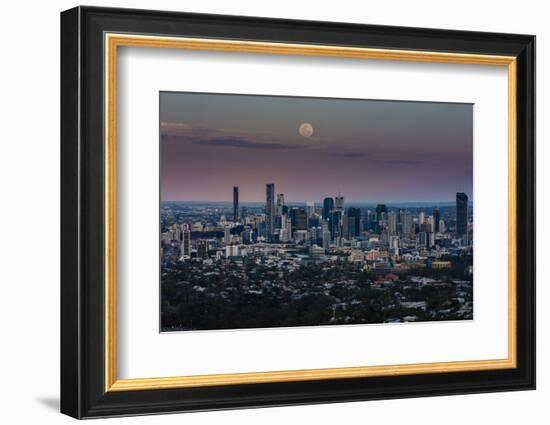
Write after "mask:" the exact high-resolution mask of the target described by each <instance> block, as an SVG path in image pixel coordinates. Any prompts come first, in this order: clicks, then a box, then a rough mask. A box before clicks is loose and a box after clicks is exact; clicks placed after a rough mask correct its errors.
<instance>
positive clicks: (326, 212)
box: [323, 198, 334, 220]
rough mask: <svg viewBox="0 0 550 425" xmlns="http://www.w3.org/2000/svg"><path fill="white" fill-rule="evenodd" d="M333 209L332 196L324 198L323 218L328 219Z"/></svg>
mask: <svg viewBox="0 0 550 425" xmlns="http://www.w3.org/2000/svg"><path fill="white" fill-rule="evenodd" d="M333 209H334V198H325V199H324V201H323V218H324V219H325V220H329V219H330V214H331V212H332V210H333Z"/></svg>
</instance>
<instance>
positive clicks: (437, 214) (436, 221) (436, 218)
mask: <svg viewBox="0 0 550 425" xmlns="http://www.w3.org/2000/svg"><path fill="white" fill-rule="evenodd" d="M440 219H441V214H440V212H439V208H436V209H434V226H435V231H436V233H437V232H439V231H440V230H439V220H440Z"/></svg>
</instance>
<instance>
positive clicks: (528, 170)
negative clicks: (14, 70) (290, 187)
mask: <svg viewBox="0 0 550 425" xmlns="http://www.w3.org/2000/svg"><path fill="white" fill-rule="evenodd" d="M105 32H119V33H139V34H154V35H168V36H186V37H204V38H217V39H232V40H260V41H266V42H275V43H309V44H319V45H331V46H354V47H370V48H383V49H401V50H422V51H433V52H451V53H479V54H487V55H507V56H514V57H516V58H517V152H516V155H517V338H516V341H517V367H516V368H514V369H503V370H486V371H474V372H452V373H429V374H416V375H403V376H383V377H369V378H347V379H328V380H317V381H315V380H313V381H301V382H276V383H261V384H247V385H226V386H209V387H193V388H175V389H174V388H173V389H157V390H142V391H118V392H106V391H105V381H104V380H105V373H104V370H105V361H104V353H105V343H104V332H105V327H104V319H103V318H104V309H105V305H104V296H105V293H104V286H103V279H104V268H105V264H104V232H103V231H102V229H104V226H105V222H104V214H103V211H104V206H105V205H104V172H105V164H104V155H105V152H104V147H103V144H102V140H103V135H104V122H103V120H104V115H103V112H104V105H105V99H104V91H103V87H104V84H105V81H104V70H103V64H104V54H105V52H104V48H105V46H104V34H105ZM61 195H62V196H61V412H62V413H65V414H67V415H70V416H73V417H75V418H93V417H106V416H121V415H137V414H153V413H163V412H185V411H203V410H218V409H234V408H244V407H260V406H282V405H298V404H314V403H329V402H344V401H353V400H374V399H387V398H404V397H419V396H436V395H451V394H466V393H482V392H494V391H512V390H529V389H534V388H535V37H534V36H531V35H517V34H498V33H480V32H468V31H450V30H433V29H420V28H405V27H390V26H373V25H356V24H343V23H332V22H331V23H329V22H313V21H294V20H283V19H264V18H253V17H239V16H220V15H204V14H191V13H176V12H162V11H146V10H131V9H110V8H96V7H76V8H74V9H70V10H67V11H65V12H62V13H61Z"/></svg>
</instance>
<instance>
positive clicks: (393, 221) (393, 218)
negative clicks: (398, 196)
mask: <svg viewBox="0 0 550 425" xmlns="http://www.w3.org/2000/svg"><path fill="white" fill-rule="evenodd" d="M388 232H389V233H390V235H392V236H394V235H396V234H397V214H396V213H395V211H390V212H389V213H388Z"/></svg>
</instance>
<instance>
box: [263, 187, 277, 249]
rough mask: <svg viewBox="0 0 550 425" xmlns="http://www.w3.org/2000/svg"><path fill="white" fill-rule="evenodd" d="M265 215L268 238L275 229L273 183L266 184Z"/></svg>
mask: <svg viewBox="0 0 550 425" xmlns="http://www.w3.org/2000/svg"><path fill="white" fill-rule="evenodd" d="M265 215H266V227H267V229H266V230H267V238H268V239H271V238H272V235H273V230H274V229H275V185H274V184H273V183H268V184H266V185H265Z"/></svg>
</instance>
